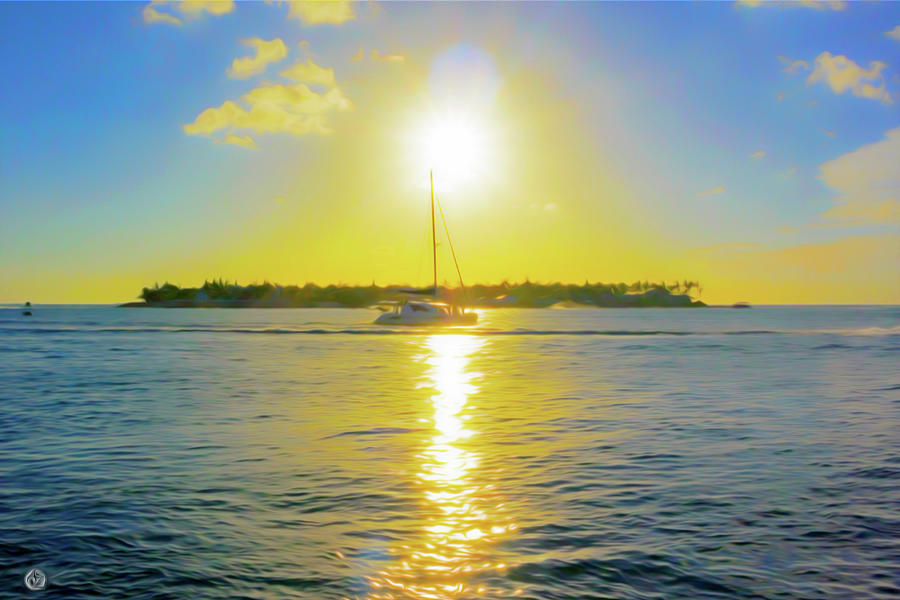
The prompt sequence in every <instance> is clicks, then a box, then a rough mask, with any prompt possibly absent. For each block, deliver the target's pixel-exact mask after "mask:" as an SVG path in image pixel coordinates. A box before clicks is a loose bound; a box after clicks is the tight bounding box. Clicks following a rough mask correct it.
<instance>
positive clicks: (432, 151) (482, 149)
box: [417, 114, 488, 188]
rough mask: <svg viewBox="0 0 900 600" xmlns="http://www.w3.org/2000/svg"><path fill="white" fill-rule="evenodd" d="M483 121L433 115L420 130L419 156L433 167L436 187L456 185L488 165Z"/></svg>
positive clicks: (468, 180) (462, 116)
mask: <svg viewBox="0 0 900 600" xmlns="http://www.w3.org/2000/svg"><path fill="white" fill-rule="evenodd" d="M485 131H486V130H485V128H484V126H483V124H481V123H479V122H478V121H477V120H475V119H474V118H473V117H471V116H469V115H461V114H457V115H441V116H437V117H432V118H431V119H430V120H429V121H428V122H427V123H425V124H424V126H422V128H421V129H420V131H419V140H418V144H417V145H418V149H417V154H418V159H419V160H421V161H422V167H423V170H434V178H435V186H440V187H442V188H448V187H449V188H457V187H459V186H461V185H464V184H466V183H468V182H470V181H473V180H475V179H477V177H478V175H479V174H481V173H483V172H484V171H485V170H486V168H487V162H488V138H487V135H486V133H485Z"/></svg>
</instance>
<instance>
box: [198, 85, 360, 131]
mask: <svg viewBox="0 0 900 600" xmlns="http://www.w3.org/2000/svg"><path fill="white" fill-rule="evenodd" d="M241 100H242V101H243V104H244V105H245V106H241V105H239V104H237V103H236V102H234V101H232V100H228V101H226V102H225V103H223V104H222V105H221V106H217V107H211V108H207V109H206V110H204V111H203V112H201V113H200V114H199V115H197V118H196V119H194V121H193V122H192V123H188V124H187V125H185V126H184V132H185V133H187V134H188V135H201V136H212V135H213V134H216V133H219V132H223V133H224V134H225V136H226V138H227V136H228V135H237V132H253V133H289V134H291V135H306V134H310V133H318V134H322V135H325V134H329V133H332V130H331V128H330V127H329V126H328V121H327V117H328V115H329V114H330V113H332V112H334V111H345V110H350V109H351V108H352V107H353V104H352V103H351V102H350V100H349V99H348V98H347V97H346V96H344V94H343V92H341V90H340V88H338V87H333V88H331V89H330V90H328V91H327V92H324V93H318V92H314V91H313V90H311V89H309V86H307V85H306V84H304V83H298V84H296V85H281V84H271V85H265V86H262V87H258V88H256V89H253V90H251V91H249V92H248V93H246V94H244V96H243V97H242V98H241Z"/></svg>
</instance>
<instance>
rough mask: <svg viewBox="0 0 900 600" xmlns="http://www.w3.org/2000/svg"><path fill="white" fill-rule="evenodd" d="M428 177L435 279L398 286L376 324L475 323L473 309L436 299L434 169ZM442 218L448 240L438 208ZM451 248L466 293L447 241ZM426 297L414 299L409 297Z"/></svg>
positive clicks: (444, 221) (460, 283) (432, 258)
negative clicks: (418, 284)
mask: <svg viewBox="0 0 900 600" xmlns="http://www.w3.org/2000/svg"><path fill="white" fill-rule="evenodd" d="M429 176H430V179H431V262H432V274H433V276H434V279H433V281H432V285H431V287H429V288H424V289H413V288H401V289H399V290H397V292H398V293H400V294H402V295H403V296H404V297H403V298H402V299H401V300H398V301H395V302H390V303H387V304H388V305H389V306H390V307H391V309H389V311H388V312H385V313H383V314H381V315H379V316H378V318H377V319H375V323H376V324H377V325H474V324H475V323H476V322H477V321H478V315H477V314H476V313H474V312H466V310H465V306H464V305H463V304H461V303H456V302H453V301H451V302H440V301H438V300H437V292H438V286H437V240H436V238H435V225H434V221H435V219H434V172H433V171H432V172H431V173H429ZM441 220H442V221H443V223H444V231H445V232H446V234H447V241H448V242H449V241H450V231H449V230H448V229H447V221H446V220H445V219H444V211H443V209H442V210H441ZM450 251H451V254H452V255H453V262H454V264H455V265H456V272H457V274H458V275H460V278H459V286H460V290H461V291H462V292H463V294H465V288H464V287H463V284H462V275H461V274H460V271H459V263H458V262H457V261H456V252H454V251H453V242H450ZM414 297H415V298H423V297H424V298H428V297H431V298H433V299H430V300H429V299H424V300H419V299H416V300H413V299H412V298H414Z"/></svg>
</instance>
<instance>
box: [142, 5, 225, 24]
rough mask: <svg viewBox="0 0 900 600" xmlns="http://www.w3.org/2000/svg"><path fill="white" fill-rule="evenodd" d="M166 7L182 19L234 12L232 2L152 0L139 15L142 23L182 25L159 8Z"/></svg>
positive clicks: (178, 19) (179, 20)
mask: <svg viewBox="0 0 900 600" xmlns="http://www.w3.org/2000/svg"><path fill="white" fill-rule="evenodd" d="M163 7H167V8H169V10H170V11H178V12H179V13H181V16H182V17H186V18H188V19H194V18H197V17H198V16H200V15H202V14H203V13H204V12H205V13H208V14H210V15H213V16H220V15H224V14H228V13H230V12H231V11H233V10H234V0H182V1H181V2H175V1H173V0H152V1H151V2H150V3H149V4H147V5H146V6H145V7H144V10H143V11H142V12H141V15H142V17H143V19H144V23H147V24H153V23H164V24H167V25H182V24H183V23H184V21H182V19H180V18H178V17H176V16H175V15H174V14H172V13H171V12H163V11H161V10H159V9H160V8H163Z"/></svg>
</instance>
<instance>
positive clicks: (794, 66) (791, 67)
mask: <svg viewBox="0 0 900 600" xmlns="http://www.w3.org/2000/svg"><path fill="white" fill-rule="evenodd" d="M778 60H780V61H781V62H782V63H784V64H785V65H786V66H785V67H784V68H783V69H781V70H782V72H784V73H789V74H791V75H794V74H796V73H799V72H800V71H809V68H810V67H809V63H808V62H806V61H805V60H791V59H790V58H788V57H786V56H779V57H778Z"/></svg>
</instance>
